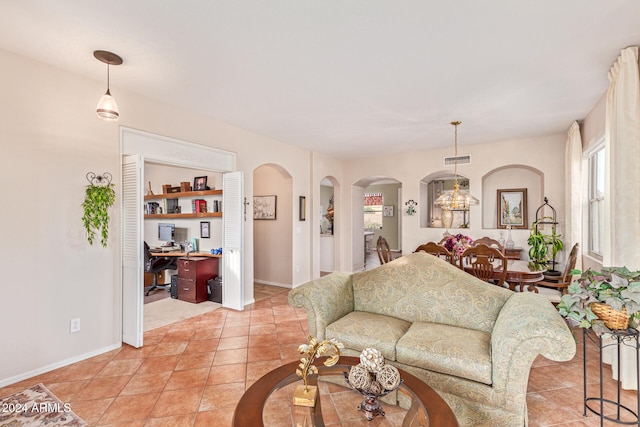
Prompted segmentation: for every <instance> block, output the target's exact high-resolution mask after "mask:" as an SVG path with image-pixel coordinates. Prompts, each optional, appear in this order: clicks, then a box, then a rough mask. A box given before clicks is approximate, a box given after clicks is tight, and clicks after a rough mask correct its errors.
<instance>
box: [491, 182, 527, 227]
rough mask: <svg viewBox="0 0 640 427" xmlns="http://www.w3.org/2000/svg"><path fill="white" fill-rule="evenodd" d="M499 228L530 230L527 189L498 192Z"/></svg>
mask: <svg viewBox="0 0 640 427" xmlns="http://www.w3.org/2000/svg"><path fill="white" fill-rule="evenodd" d="M497 198H498V217H497V220H498V228H507V226H511V228H529V223H528V222H527V189H526V188H513V189H509V190H498V197H497Z"/></svg>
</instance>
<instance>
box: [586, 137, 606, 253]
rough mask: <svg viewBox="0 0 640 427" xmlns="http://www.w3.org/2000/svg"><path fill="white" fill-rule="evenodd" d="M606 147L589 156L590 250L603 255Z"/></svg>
mask: <svg viewBox="0 0 640 427" xmlns="http://www.w3.org/2000/svg"><path fill="white" fill-rule="evenodd" d="M604 167H605V153H604V147H602V148H600V149H598V150H597V151H595V152H594V153H593V154H591V156H589V252H590V253H592V254H594V255H598V256H602V245H603V243H604V198H605V189H604Z"/></svg>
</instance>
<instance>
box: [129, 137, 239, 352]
mask: <svg viewBox="0 0 640 427" xmlns="http://www.w3.org/2000/svg"><path fill="white" fill-rule="evenodd" d="M120 155H121V157H124V156H134V155H138V156H140V159H141V160H143V161H153V162H154V163H160V164H167V165H172V166H181V167H186V168H192V169H200V170H207V171H212V172H221V173H225V172H234V171H235V169H236V153H233V152H231V151H226V150H221V149H217V148H213V147H208V146H204V145H200V144H194V143H191V142H186V141H181V140H178V139H174V138H169V137H166V136H162V135H156V134H152V133H148V132H143V131H140V130H136V129H131V128H126V127H123V126H121V127H120ZM141 173H142V170H141ZM140 178H141V179H140V183H141V185H140V186H139V189H138V190H139V191H138V193H139V194H138V195H137V196H136V197H137V198H138V199H139V200H138V203H137V205H138V209H137V211H139V212H137V213H134V214H133V215H134V216H138V217H139V218H137V219H138V221H137V222H135V223H136V224H137V225H135V227H137V228H136V229H133V230H129V233H137V234H138V235H139V239H140V241H139V245H138V246H139V247H140V248H141V247H142V231H141V230H140V228H142V225H141V224H142V220H143V214H142V208H141V207H142V204H143V197H142V189H143V187H144V185H143V184H142V183H144V179H143V178H144V176H141V177H140ZM120 184H121V188H122V178H121V183H120ZM124 208H125V206H124V205H123V213H122V219H121V221H125V218H126V216H127V215H126V214H127V212H125V211H124ZM132 224H133V223H131V224H129V225H130V227H129V228H131V225H132ZM123 229H124V226H123ZM142 255H143V254H142V251H141V250H140V251H138V253H137V255H135V256H136V257H137V258H138V259H137V260H135V261H137V262H136V264H137V265H138V268H137V270H138V273H139V274H135V275H133V274H127V275H125V274H124V270H125V266H124V264H125V260H124V251H123V275H122V278H121V280H122V289H123V292H122V295H123V301H122V302H121V303H122V331H123V333H122V335H123V341H124V340H125V331H127V338H126V339H127V341H125V342H127V344H130V345H133V346H134V347H140V346H142V330H143V327H142V322H143V305H144V300H143V298H142V289H144V282H143V275H142V267H141V266H142ZM223 256H224V255H223ZM239 257H240V259H242V258H243V257H244V256H243V254H239ZM133 261H134V260H132V261H131V262H129V261H127V265H129V264H131V263H132V262H133ZM223 265H224V263H223ZM225 274H226V273H223V280H224V275H225ZM134 277H135V281H136V283H135V284H134V283H132V280H133V278H134ZM136 290H140V292H138V293H139V294H140V298H135V300H136V301H133V302H132V301H131V300H127V301H125V300H124V296H125V295H128V294H127V291H130V292H137V291H136ZM132 331H138V332H135V333H133V335H132V334H131V333H132Z"/></svg>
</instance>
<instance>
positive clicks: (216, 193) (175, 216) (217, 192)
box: [144, 190, 222, 219]
mask: <svg viewBox="0 0 640 427" xmlns="http://www.w3.org/2000/svg"><path fill="white" fill-rule="evenodd" d="M221 195H222V190H199V191H181V192H178V193H163V194H153V195H150V196H144V200H145V201H150V200H166V199H181V198H190V197H191V198H193V197H204V196H221ZM144 218H145V219H188V218H222V212H196V213H161V214H144Z"/></svg>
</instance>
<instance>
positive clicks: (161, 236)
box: [158, 222, 176, 242]
mask: <svg viewBox="0 0 640 427" xmlns="http://www.w3.org/2000/svg"><path fill="white" fill-rule="evenodd" d="M175 237H176V226H175V224H166V223H162V222H161V223H159V224H158V240H160V241H162V242H173V241H174V240H175Z"/></svg>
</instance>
